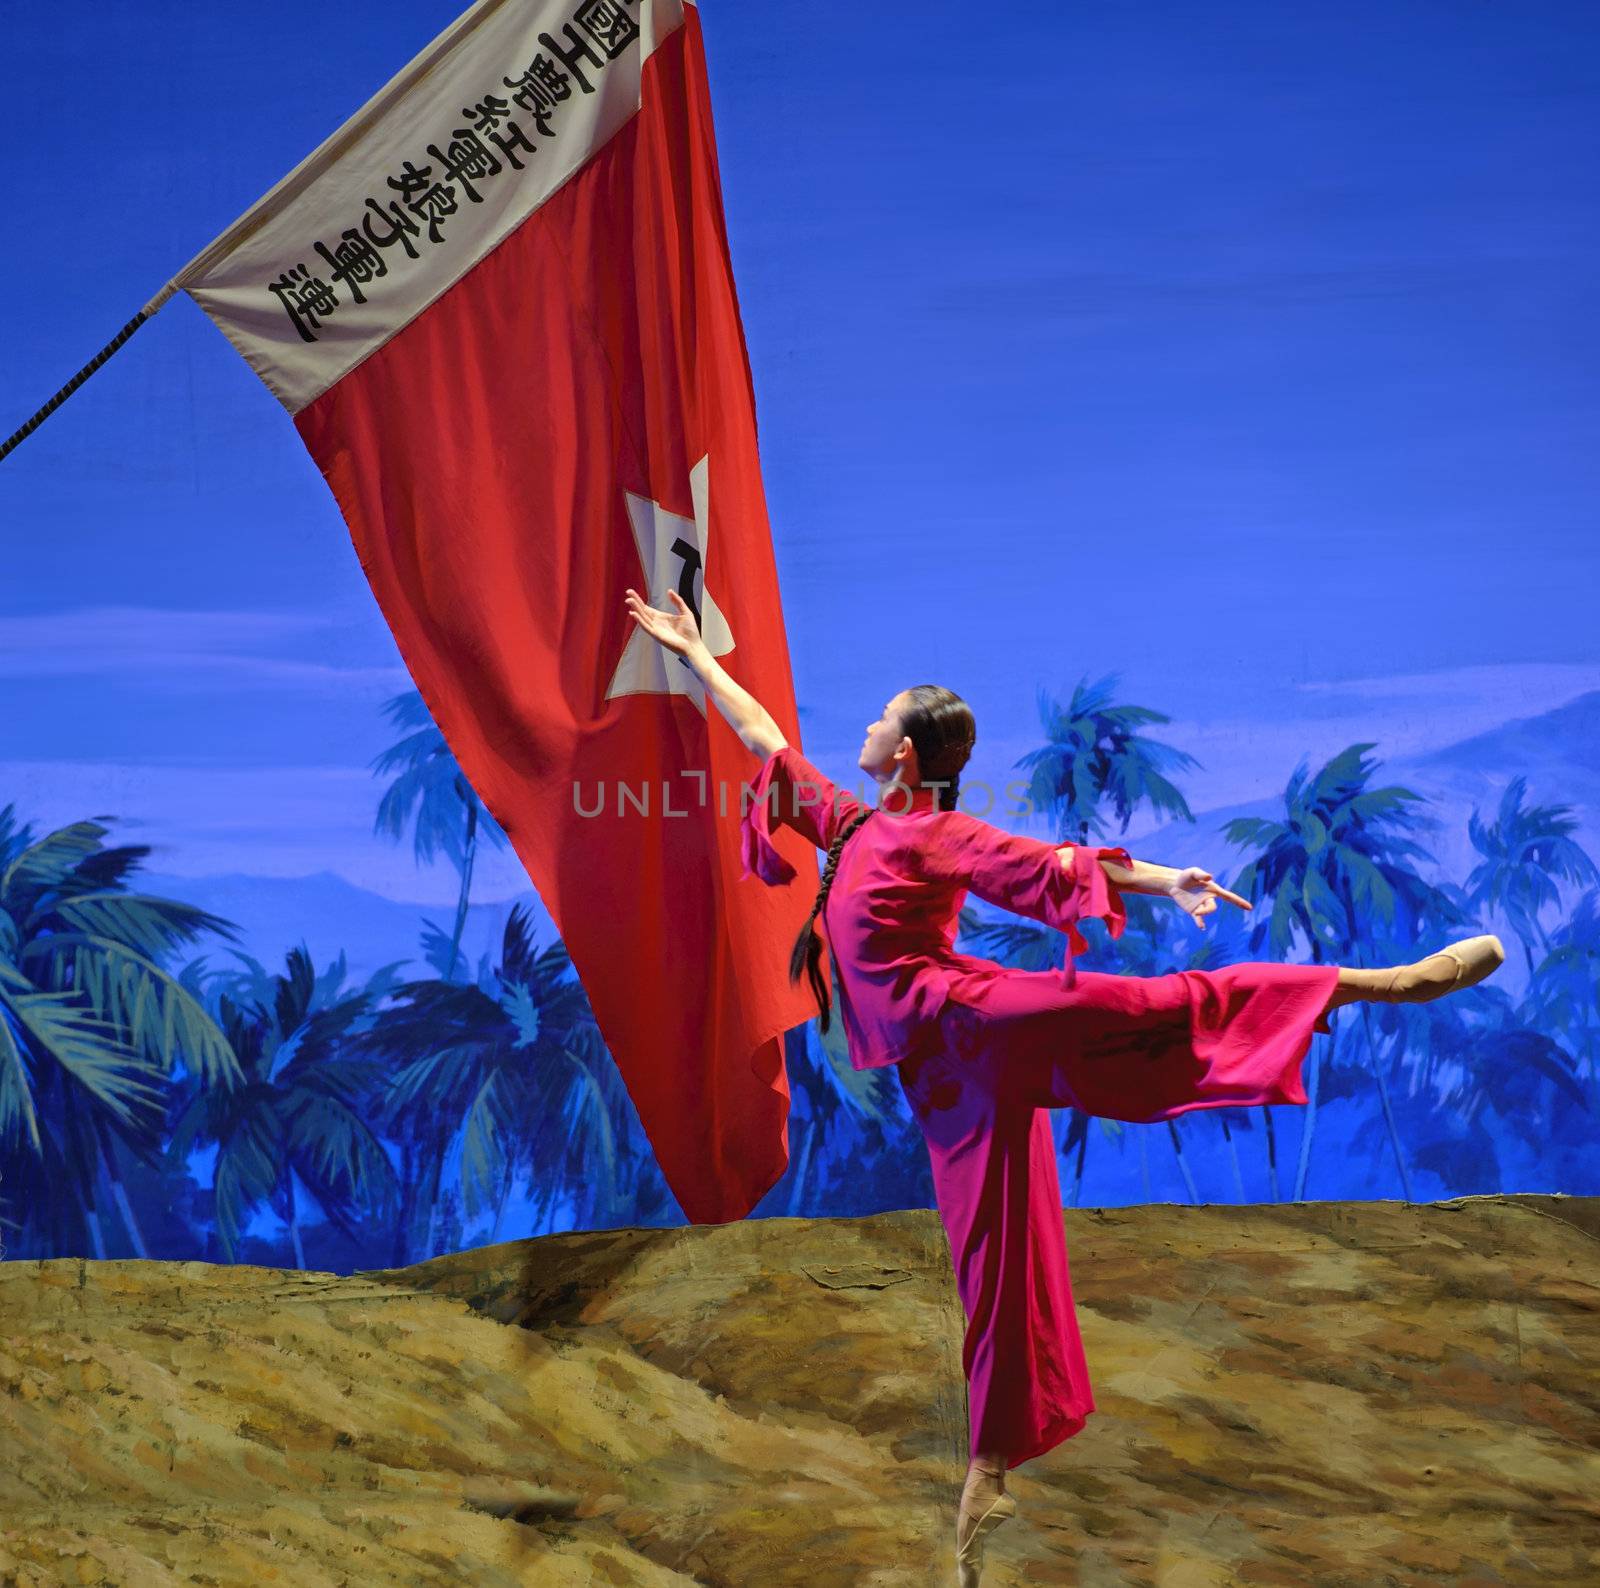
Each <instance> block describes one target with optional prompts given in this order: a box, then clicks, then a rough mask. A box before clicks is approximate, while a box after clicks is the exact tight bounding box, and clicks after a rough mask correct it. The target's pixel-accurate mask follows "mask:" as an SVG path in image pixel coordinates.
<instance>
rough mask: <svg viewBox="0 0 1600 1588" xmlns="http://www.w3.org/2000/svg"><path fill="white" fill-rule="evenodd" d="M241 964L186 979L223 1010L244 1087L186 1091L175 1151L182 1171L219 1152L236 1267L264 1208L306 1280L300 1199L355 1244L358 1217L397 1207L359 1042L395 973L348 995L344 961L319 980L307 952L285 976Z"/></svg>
mask: <svg viewBox="0 0 1600 1588" xmlns="http://www.w3.org/2000/svg"><path fill="white" fill-rule="evenodd" d="M235 953H236V956H237V958H238V959H239V960H240V961H241V965H242V968H241V969H237V970H235V969H229V970H218V971H213V972H209V973H208V972H206V971H205V969H204V967H203V966H202V965H200V964H198V963H197V964H196V965H195V966H191V967H190V969H189V973H188V974H189V976H190V978H191V979H192V980H193V982H194V983H195V984H196V985H200V986H203V987H204V988H205V991H206V996H207V998H208V1000H209V1001H210V1002H211V1003H212V1004H213V1006H214V1008H215V1009H216V1012H217V1023H218V1024H219V1025H220V1026H221V1028H222V1029H223V1031H224V1032H225V1033H226V1034H227V1038H228V1042H229V1045H230V1046H231V1048H232V1050H233V1052H234V1054H235V1055H236V1057H237V1059H238V1063H239V1068H240V1070H241V1072H242V1074H243V1080H242V1083H241V1084H239V1085H235V1086H227V1087H222V1086H214V1085H209V1084H207V1083H206V1080H205V1078H204V1077H198V1078H197V1079H196V1081H195V1083H194V1084H191V1085H190V1086H188V1087H186V1088H185V1091H184V1094H183V1095H182V1097H181V1098H180V1100H179V1103H178V1106H177V1109H176V1119H175V1121H174V1124H173V1130H172V1138H171V1141H170V1143H169V1146H168V1151H169V1153H170V1154H171V1156H172V1157H173V1158H174V1159H177V1160H180V1161H181V1160H183V1159H185V1158H187V1156H188V1155H189V1154H190V1153H191V1152H192V1151H194V1150H195V1149H196V1148H197V1147H203V1146H211V1145H214V1146H215V1147H216V1149H217V1158H216V1167H215V1170H214V1174H213V1181H212V1185H213V1198H214V1207H215V1218H216V1229H217V1239H218V1242H219V1243H220V1245H221V1247H222V1251H223V1254H224V1255H225V1256H226V1258H227V1259H228V1261H229V1262H232V1261H234V1260H235V1258H236V1257H237V1255H238V1250H239V1242H240V1239H241V1237H242V1235H243V1233H244V1230H245V1227H246V1225H247V1224H248V1223H249V1221H250V1218H251V1216H252V1215H253V1214H254V1213H255V1212H256V1211H257V1210H258V1209H259V1208H261V1207H262V1206H267V1207H269V1208H271V1209H272V1211H273V1212H274V1213H276V1214H277V1216H278V1217H279V1218H280V1219H281V1220H282V1221H283V1224H284V1227H285V1229H286V1231H287V1233H288V1236H289V1244H290V1249H291V1250H292V1252H293V1254H294V1262H295V1266H296V1267H297V1268H304V1267H305V1266H306V1257H305V1245H304V1241H303V1239H302V1235H301V1202H300V1193H301V1191H302V1190H304V1191H305V1193H306V1194H307V1195H308V1196H309V1197H310V1198H311V1200H312V1202H313V1203H315V1204H316V1206H317V1207H318V1208H319V1209H320V1210H321V1212H322V1213H323V1215H324V1216H325V1217H326V1218H327V1219H328V1220H329V1221H330V1222H331V1223H333V1224H334V1225H335V1226H336V1227H338V1228H339V1229H340V1230H342V1231H343V1232H344V1233H345V1234H346V1235H348V1236H349V1237H350V1238H351V1239H352V1240H356V1239H359V1234H358V1230H357V1227H356V1221H357V1219H358V1217H359V1216H361V1215H362V1214H366V1213H372V1214H375V1215H376V1216H378V1217H380V1218H381V1217H384V1216H385V1215H386V1212H387V1210H388V1209H389V1207H390V1206H391V1205H392V1202H393V1200H394V1170H393V1167H392V1166H391V1164H390V1162H389V1158H388V1155H387V1153H386V1152H385V1151H384V1147H383V1143H382V1141H381V1140H380V1139H379V1137H378V1135H377V1132H376V1131H375V1130H374V1129H373V1127H372V1125H371V1124H370V1123H369V1120H370V1118H371V1115H372V1113H373V1112H374V1108H373V1099H374V1096H375V1094H376V1093H377V1091H378V1089H379V1086H380V1083H381V1080H382V1075H381V1072H380V1071H379V1069H378V1067H377V1065H376V1064H375V1062H374V1061H373V1059H372V1058H371V1057H370V1056H369V1055H367V1054H365V1053H363V1052H362V1051H360V1048H359V1044H358V1042H357V1038H358V1037H359V1035H360V1033H361V1032H362V1031H364V1030H365V1029H366V1027H367V1026H368V1025H369V1024H370V1022H371V1019H372V1006H373V1003H374V1001H375V999H377V998H378V997H380V996H381V995H382V994H383V993H384V992H385V991H386V990H387V989H388V988H389V987H390V986H391V985H392V978H393V970H394V967H393V966H386V967H384V968H383V969H382V970H380V971H379V972H377V973H376V975H375V976H374V977H373V979H372V980H371V981H370V982H369V983H368V985H367V986H365V987H363V988H359V989H356V990H354V991H349V990H346V988H345V985H344V984H345V980H346V977H347V971H346V966H345V959H344V956H343V955H342V954H341V955H340V956H339V957H338V958H337V959H336V960H335V961H334V962H333V963H332V965H330V966H329V968H328V969H327V970H326V971H325V972H324V973H323V974H322V975H320V976H319V975H318V974H317V972H316V969H315V966H314V965H313V963H312V959H311V955H310V953H309V952H308V951H307V950H306V948H305V947H304V946H303V945H302V946H300V947H298V948H293V949H291V950H290V951H289V953H288V954H287V956H286V971H285V973H284V974H272V973H269V972H268V971H266V970H265V969H264V968H263V967H262V966H261V965H260V964H259V963H258V962H257V961H256V960H254V959H251V958H250V957H249V956H248V955H245V954H239V953H238V952H237V950H236V951H235Z"/></svg>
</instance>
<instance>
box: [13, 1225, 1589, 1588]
mask: <svg viewBox="0 0 1600 1588" xmlns="http://www.w3.org/2000/svg"><path fill="white" fill-rule="evenodd" d="M1065 1217H1066V1223H1067V1239H1068V1242H1069V1245H1070V1248H1071V1252H1072V1261H1073V1277H1074V1282H1075V1286H1076V1289H1077V1293H1078V1299H1079V1305H1080V1308H1081V1312H1082V1318H1083V1322H1084V1327H1085V1336H1086V1346H1087V1350H1088V1354H1089V1362H1090V1366H1091V1369H1092V1370H1093V1372H1094V1375H1095V1380H1096V1387H1097V1394H1098V1397H1099V1401H1100V1407H1101V1409H1100V1411H1099V1413H1098V1414H1097V1415H1096V1416H1095V1417H1094V1418H1092V1419H1091V1420H1090V1422H1089V1425H1088V1427H1087V1428H1086V1429H1085V1430H1084V1432H1083V1433H1082V1434H1080V1435H1079V1436H1078V1437H1077V1438H1075V1439H1073V1440H1069V1441H1068V1442H1067V1443H1066V1444H1065V1445H1062V1446H1060V1447H1059V1448H1058V1449H1056V1450H1054V1451H1052V1452H1051V1453H1050V1454H1049V1455H1047V1456H1044V1457H1042V1458H1040V1459H1039V1460H1037V1461H1034V1462H1031V1463H1029V1464H1028V1465H1027V1466H1025V1467H1023V1468H1022V1469H1021V1470H1020V1471H1019V1472H1018V1473H1017V1474H1016V1476H1015V1477H1014V1479H1013V1480H1012V1481H1013V1488H1014V1491H1015V1493H1016V1494H1017V1496H1018V1498H1019V1500H1020V1502H1021V1506H1022V1514H1021V1516H1020V1517H1019V1519H1018V1520H1017V1521H1016V1522H1013V1523H1010V1524H1009V1525H1008V1526H1007V1527H1006V1528H1004V1529H1003V1530H1002V1531H1001V1532H1000V1533H999V1534H998V1535H996V1538H995V1541H994V1544H993V1546H992V1548H991V1550H990V1563H989V1569H988V1571H987V1572H986V1573H985V1579H984V1580H985V1583H986V1585H990V1584H992V1585H994V1588H1006V1585H1012V1584H1078V1585H1081V1588H1131V1585H1138V1584H1160V1585H1163V1588H1213V1585H1217V1588H1220V1585H1225V1584H1229V1585H1231V1584H1263V1585H1265V1584H1273V1585H1277V1584H1282V1585H1284V1588H1300V1585H1333V1584H1340V1585H1351V1588H1371V1585H1377V1584H1385V1585H1387V1584H1395V1585H1402V1588H1412V1585H1423V1584H1428V1585H1432V1584H1451V1585H1453V1588H1469V1585H1471V1588H1476V1585H1487V1584H1502V1583H1516V1584H1522V1583H1527V1584H1539V1585H1541V1588H1596V1585H1600V1199H1579V1198H1566V1197H1550V1196H1507V1197H1472V1198H1465V1199H1461V1200H1458V1201H1452V1202H1444V1203H1435V1204H1424V1205H1405V1204H1398V1203H1393V1202H1380V1203H1309V1204H1299V1205H1289V1206H1270V1207H1252V1206H1246V1207H1219V1206H1206V1207H1198V1208H1194V1207H1182V1206H1169V1205H1158V1206H1150V1207H1137V1208H1120V1209H1108V1210H1104V1211H1093V1210H1083V1211H1069V1212H1068V1213H1067V1214H1066V1215H1065ZM961 1323H962V1319H961V1314H960V1308H959V1304H958V1302H957V1300H956V1296H955V1290H954V1286H953V1284H952V1282H951V1277H950V1272H949V1260H948V1256H947V1254H946V1250H945V1247H944V1237H943V1233H942V1231H941V1230H940V1227H939V1225H938V1223H937V1221H936V1219H935V1218H934V1216H933V1214H931V1213H899V1214H888V1215H883V1216H880V1217H876V1218H868V1219H841V1220H791V1219H776V1220H771V1221H762V1222H746V1223H742V1224H735V1225H727V1226H721V1227H700V1228H693V1229H685V1230H617V1231H608V1232H604V1233H598V1234H586V1235H564V1236H550V1237H546V1238H544V1239H540V1240H533V1241H519V1242H513V1243H510V1244H506V1245H501V1246H496V1247H492V1248H487V1249H484V1250H481V1251H475V1252H467V1253H463V1254H460V1255H458V1256H453V1257H446V1258H440V1259H437V1260H435V1261H433V1262H429V1263H423V1264H419V1265H418V1266H416V1267H413V1268H408V1269H404V1270H397V1271H393V1272H383V1273H371V1274H361V1275H356V1276H354V1277H351V1278H339V1277H337V1276H334V1275H329V1274H316V1273H306V1274H302V1273H295V1272H286V1271H280V1270H275V1269H262V1268H226V1267H213V1266H209V1265H206V1264H200V1263H187V1264H183V1263H153V1262H152V1263H142V1262H106V1263H92V1262H78V1261H60V1262H47V1263H33V1262H27V1263H21V1262H12V1263H6V1264H3V1265H0V1440H3V1450H4V1456H3V1459H0V1583H4V1584H45V1583H48V1584H56V1583H73V1584H79V1583H112V1584H117V1585H119V1588H122V1585H127V1588H142V1585H144V1584H178V1583H183V1584H188V1583H216V1584H227V1585H231V1584H250V1585H252V1588H259V1585H262V1584H268V1583H278V1584H284V1585H288V1588H313V1585H320V1584H348V1585H350V1588H374V1585H383V1584H416V1583H435V1582H437V1583H470V1584H473V1585H476V1588H497V1585H501V1584H507V1585H509V1584H530V1583H531V1584H541V1585H543V1584H550V1585H566V1584H571V1585H574V1588H580V1585H581V1588H590V1585H592V1584H602V1585H618V1588H620V1585H632V1584H640V1585H650V1588H666V1585H668V1584H674V1585H685V1588H687V1585H690V1584H710V1585H718V1588H768V1585H780V1584H796V1585H799V1584H804V1585H806V1588H890V1585H896V1588H898V1585H902V1584H903V1585H908V1588H909V1585H913V1584H915V1585H917V1588H927V1585H929V1584H945V1583H950V1582H953V1581H954V1570H953V1566H952V1565H951V1556H950V1544H949V1536H950V1530H951V1527H952V1525H953V1519H954V1504H955V1499H956V1491H957V1488H958V1486H959V1483H960V1479H961V1473H962V1469H963V1464H964V1448H965V1400H964V1392H963V1386H962V1380H961V1371H960V1341H961Z"/></svg>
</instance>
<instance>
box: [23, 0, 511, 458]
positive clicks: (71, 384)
mask: <svg viewBox="0 0 1600 1588" xmlns="http://www.w3.org/2000/svg"><path fill="white" fill-rule="evenodd" d="M504 4H506V0H477V3H476V4H475V5H472V6H469V7H468V8H467V10H465V11H464V12H462V14H461V15H460V16H459V17H457V18H456V20H455V21H454V22H453V23H451V25H450V26H449V27H448V28H446V29H445V30H444V32H443V33H441V34H440V35H439V36H438V37H437V38H436V39H434V40H433V42H432V43H430V44H429V45H428V46H427V48H425V49H424V50H422V51H420V52H419V53H418V54H417V55H415V56H414V57H413V58H412V59H411V61H410V62H409V63H408V64H407V65H406V66H405V67H403V68H402V69H401V71H400V72H399V73H397V74H396V76H395V77H394V78H392V79H391V80H390V81H389V82H388V83H386V84H385V85H384V86H383V87H382V88H381V89H379V90H378V92H377V93H376V94H374V95H373V96H372V98H371V99H369V100H368V101H367V102H366V104H364V105H363V106H362V107H361V108H360V109H359V110H358V111H357V112H356V113H355V114H354V115H353V116H351V117H350V118H349V119H348V120H347V121H346V122H345V123H344V124H343V125H342V126H340V127H339V128H338V129H337V130H336V131H335V132H334V133H333V134H332V135H331V136H330V137H328V138H326V139H324V140H323V142H322V143H320V144H319V145H318V146H317V147H316V148H315V149H313V150H312V151H311V153H310V154H308V155H307V156H306V157H305V159H303V160H302V161H301V162H300V163H299V165H297V166H295V168H294V169H293V170H292V171H290V172H289V174H288V175H287V176H285V177H284V178H283V179H282V181H280V182H277V183H275V184H274V185H273V186H272V187H271V188H269V189H268V190H267V192H266V193H264V194H263V195H262V196H261V197H260V198H259V199H258V200H257V201H256V202H255V203H254V204H252V205H251V206H250V208H249V209H248V210H246V211H245V212H244V214H243V215H241V216H240V217H239V218H238V220H236V221H235V222H234V223H233V225H231V226H230V227H229V228H228V229H227V230H226V231H225V232H223V233H222V235H221V236H219V237H216V238H213V239H212V241H211V242H210V243H208V244H207V245H206V246H205V247H204V248H203V249H202V250H201V251H200V252H199V253H198V254H196V255H195V256H194V258H193V259H191V260H190V261H189V263H188V264H186V265H185V266H184V267H183V269H182V270H180V271H179V272H178V273H177V275H175V276H174V277H173V278H172V280H171V281H169V282H168V283H167V284H166V286H164V287H163V288H162V289H161V290H160V292H158V293H157V294H156V295H155V297H153V298H152V299H151V300H150V301H149V302H148V303H147V304H145V306H144V307H143V308H142V309H141V310H140V311H139V312H138V313H137V314H136V315H134V317H133V318H132V319H131V320H129V321H128V323H127V324H126V325H125V326H123V328H122V329H121V330H120V331H118V332H117V334H116V335H115V336H114V337H112V338H111V340H110V341H109V342H107V343H106V345H105V346H104V347H103V348H101V349H100V351H99V352H98V353H96V354H95V356H94V357H93V358H92V359H90V360H89V362H88V363H87V364H85V365H84V366H83V368H82V369H80V370H79V371H78V373H77V374H76V375H74V376H73V377H72V379H71V380H69V381H68V382H67V384H66V385H65V386H63V387H62V388H61V390H60V391H58V392H57V393H56V394H55V396H54V397H52V398H51V399H50V401H49V402H47V403H46V404H45V405H44V407H42V408H41V409H40V410H39V411H38V412H37V413H36V414H34V415H33V417H32V418H31V419H29V420H28V422H27V423H26V424H25V425H23V426H22V428H21V429H20V430H18V431H16V432H15V433H14V434H13V435H11V436H8V437H7V438H6V440H5V441H3V442H0V459H3V458H5V457H6V456H7V455H8V454H9V453H11V452H13V451H14V450H15V449H16V448H17V447H18V446H20V445H21V444H22V443H23V442H24V441H26V440H27V438H28V437H29V436H31V435H32V434H33V432H34V431H35V430H37V429H38V428H39V426H40V425H42V424H43V423H44V422H45V420H46V419H48V418H49V417H50V415H51V414H53V413H54V412H55V411H56V409H58V408H59V407H60V406H61V405H62V403H64V402H65V401H66V400H67V398H69V397H70V396H71V395H72V394H73V393H74V392H75V391H76V390H77V389H78V388H79V387H80V386H81V385H82V384H83V383H84V382H85V381H86V380H88V378H89V377H90V376H91V375H92V374H94V372H95V371H96V370H97V369H99V368H100V366H101V365H102V364H104V363H105V361H106V360H107V359H108V358H110V357H111V355H112V354H113V353H115V352H116V351H117V349H118V348H120V347H122V346H123V345H124V344H125V343H126V342H127V340H128V338H129V337H131V336H132V335H133V333H134V332H135V331H137V330H138V329H139V327H140V326H141V325H143V324H144V322H145V321H146V320H148V319H149V318H150V316H151V315H153V314H154V313H155V312H156V310H158V309H159V308H160V307H161V306H162V305H163V304H164V303H165V302H166V301H167V300H168V299H169V298H170V297H172V295H173V294H174V293H175V292H177V291H178V290H179V289H180V288H181V287H183V285H184V284H185V283H186V282H187V281H188V280H190V278H191V277H193V276H196V275H198V274H201V273H202V272H203V271H204V270H205V268H206V267H207V265H209V264H210V263H211V262H212V261H213V260H214V259H216V258H217V257H218V256H219V255H222V254H225V253H227V252H228V251H229V250H230V249H232V248H235V247H237V246H238V244H239V243H240V241H241V240H242V239H244V238H245V237H248V236H249V235H250V234H251V233H252V232H254V231H255V230H256V228H257V227H259V226H260V225H261V224H262V223H263V222H264V221H265V220H267V219H268V218H270V217H271V216H272V215H274V214H275V213H276V212H277V211H278V210H279V209H280V208H282V206H283V205H284V204H285V203H287V202H288V201H289V200H290V199H292V198H293V197H294V196H295V195H296V194H297V193H299V192H300V191H301V190H303V189H304V188H305V187H306V186H307V185H308V184H309V183H310V182H311V181H313V180H314V179H315V178H316V177H317V176H319V175H320V174H321V173H322V172H323V171H324V170H326V169H327V167H328V166H329V165H330V164H331V163H332V162H333V161H334V160H336V159H337V158H338V157H339V155H341V154H342V153H343V152H344V151H345V149H347V148H348V147H349V146H350V144H352V143H353V142H355V141H356V139H358V138H359V137H360V136H361V135H362V134H363V133H364V132H365V131H366V130H367V128H368V127H370V126H371V125H372V124H373V123H374V122H375V121H377V120H379V119H380V118H381V117H382V116H383V114H384V113H385V112H386V111H387V110H388V109H389V107H390V106H391V105H392V104H393V103H394V101H395V100H396V99H398V98H399V97H400V96H401V95H402V94H404V93H406V92H407V91H408V90H410V89H411V88H412V87H413V86H414V85H415V84H416V83H417V82H418V81H419V80H420V79H421V78H423V77H426V76H427V75H428V73H429V72H431V71H432V70H433V69H434V67H435V66H437V65H438V63H439V62H440V61H441V60H443V59H444V57H445V56H447V55H448V54H449V53H450V51H451V50H453V49H454V48H455V47H456V45H457V44H458V43H459V42H460V40H461V39H462V37H463V36H465V35H466V34H468V33H470V32H471V31H472V30H473V29H474V28H476V27H477V26H478V25H479V24H480V23H481V22H482V21H483V20H484V18H485V17H487V16H489V15H490V14H491V13H492V12H495V11H498V10H499V9H500V7H501V6H502V5H504Z"/></svg>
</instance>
